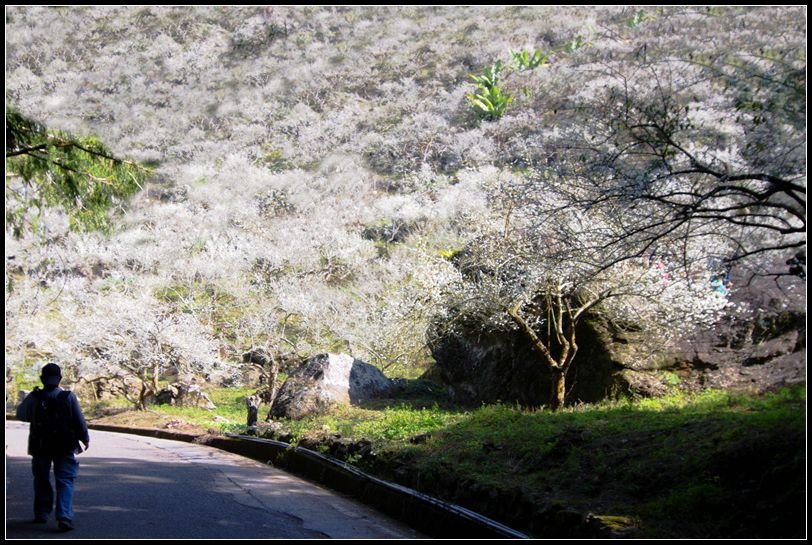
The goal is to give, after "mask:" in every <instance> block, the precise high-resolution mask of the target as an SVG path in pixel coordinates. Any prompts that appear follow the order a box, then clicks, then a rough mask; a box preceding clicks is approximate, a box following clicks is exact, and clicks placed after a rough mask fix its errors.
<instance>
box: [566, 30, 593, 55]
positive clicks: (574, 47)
mask: <svg viewBox="0 0 812 545" xmlns="http://www.w3.org/2000/svg"><path fill="white" fill-rule="evenodd" d="M588 45H589V44H588V43H587V42H586V41H585V40H584V37H583V36H581V35H580V34H579V35H578V36H577V37H576V38H575V39H574V40H572V41H571V42H570V43H568V44H567V46H566V50H567V53H575V52H576V51H578V50H579V49H581V48H583V47H586V46H588Z"/></svg>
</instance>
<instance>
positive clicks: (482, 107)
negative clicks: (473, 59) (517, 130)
mask: <svg viewBox="0 0 812 545" xmlns="http://www.w3.org/2000/svg"><path fill="white" fill-rule="evenodd" d="M501 71H502V61H496V62H495V63H494V64H493V65H491V67H490V68H489V69H486V70H485V72H484V73H483V74H482V75H481V76H475V75H473V74H471V79H473V80H474V83H475V84H476V86H477V90H478V91H479V92H478V93H469V94H468V101H469V102H470V103H471V105H472V106H473V107H474V109H475V110H476V112H477V115H479V117H480V118H484V119H488V120H491V121H494V120H496V119H499V118H501V117H502V116H503V115H505V111H506V110H507V106H508V104H510V103H511V101H512V100H513V97H512V96H510V95H508V94H506V93H504V92H503V91H502V89H501V88H500V87H499V80H500V77H501Z"/></svg>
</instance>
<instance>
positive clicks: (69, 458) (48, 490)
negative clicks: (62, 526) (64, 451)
mask: <svg viewBox="0 0 812 545" xmlns="http://www.w3.org/2000/svg"><path fill="white" fill-rule="evenodd" d="M52 464H53V467H54V477H56V520H69V521H72V520H73V481H74V479H76V475H77V474H78V473H79V462H77V461H76V458H75V457H74V455H73V454H68V455H60V456H53V455H40V454H38V455H35V456H32V457H31V470H32V472H33V473H34V517H36V518H42V519H45V518H47V517H48V515H50V514H51V511H52V510H53V508H54V489H53V487H52V486H51V465H52Z"/></svg>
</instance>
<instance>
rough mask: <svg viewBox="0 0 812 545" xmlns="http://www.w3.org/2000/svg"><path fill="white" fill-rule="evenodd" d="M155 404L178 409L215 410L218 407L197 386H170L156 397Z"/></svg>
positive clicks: (180, 384) (177, 384) (178, 384)
mask: <svg viewBox="0 0 812 545" xmlns="http://www.w3.org/2000/svg"><path fill="white" fill-rule="evenodd" d="M154 403H156V404H158V405H174V406H177V407H198V408H200V409H209V410H213V409H216V408H217V407H216V406H215V405H214V403H212V402H211V399H209V396H208V394H206V392H204V391H203V390H202V389H201V388H200V386H198V385H197V384H183V383H176V384H170V385H169V386H167V387H166V388H164V389H163V390H161V391H160V392H158V394H157V395H156V396H155V398H154Z"/></svg>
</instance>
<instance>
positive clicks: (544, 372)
mask: <svg viewBox="0 0 812 545" xmlns="http://www.w3.org/2000/svg"><path fill="white" fill-rule="evenodd" d="M470 326H471V327H470V328H464V327H461V328H458V329H457V333H456V334H454V335H443V336H439V335H438V336H434V337H433V341H432V343H431V351H432V355H433V356H434V359H435V362H436V364H435V366H434V368H433V369H431V371H430V373H429V376H430V378H432V379H433V380H436V381H439V382H441V383H442V384H444V385H445V386H446V388H447V390H448V393H449V395H450V396H451V398H452V399H454V400H455V401H457V402H458V403H463V404H469V405H473V406H476V405H480V404H482V403H497V402H504V403H518V404H520V405H522V406H524V407H538V406H541V405H547V404H549V402H550V390H551V382H550V371H549V369H548V368H547V367H546V365H545V364H544V362H543V361H542V360H541V359H540V357H539V356H538V354H537V353H536V351H535V349H534V348H533V346H532V344H531V343H530V341H529V340H528V339H527V337H526V336H525V335H523V334H522V333H521V332H519V331H488V332H484V331H483V330H482V328H481V327H478V326H477V325H476V324H470ZM611 342H612V333H611V332H610V331H609V330H608V329H607V328H606V327H601V326H600V325H599V324H596V323H592V322H584V323H582V325H581V326H580V327H579V330H578V346H579V350H578V355H577V357H576V359H575V361H574V362H573V364H572V366H571V367H570V371H569V373H568V375H567V392H568V397H567V400H568V402H577V401H581V402H594V401H598V400H600V399H604V398H606V397H610V396H612V395H614V394H616V393H618V392H619V391H625V390H626V389H627V388H628V383H627V380H626V379H625V377H624V376H623V375H622V374H621V371H623V366H622V365H621V364H620V363H619V362H618V361H617V359H616V356H615V355H614V354H613V353H612V351H610V350H608V349H607V345H608V344H610V343H611Z"/></svg>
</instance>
